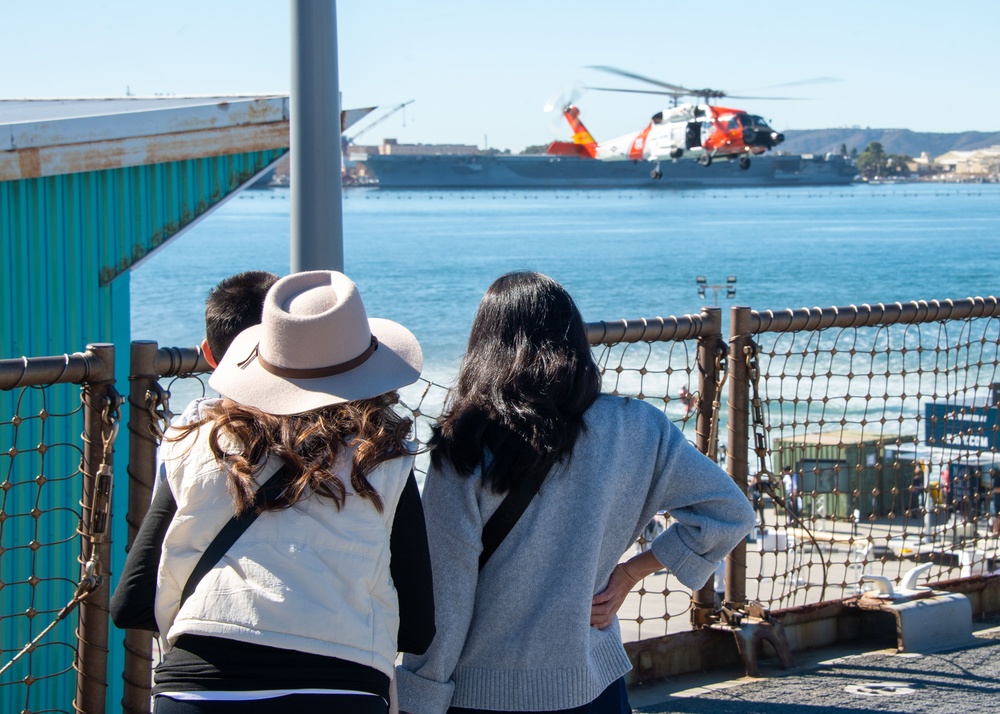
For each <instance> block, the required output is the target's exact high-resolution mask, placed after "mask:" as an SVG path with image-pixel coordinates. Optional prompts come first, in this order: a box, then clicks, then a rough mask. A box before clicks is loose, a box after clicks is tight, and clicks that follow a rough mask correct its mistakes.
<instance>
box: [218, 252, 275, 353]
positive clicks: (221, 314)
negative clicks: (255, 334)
mask: <svg viewBox="0 0 1000 714" xmlns="http://www.w3.org/2000/svg"><path fill="white" fill-rule="evenodd" d="M277 281H278V276H277V275H275V274H274V273H268V272H267V271H264V270H248V271H247V272H245V273H237V274H236V275H232V276H230V277H228V278H226V279H225V280H223V281H222V282H220V283H219V284H218V285H216V286H215V287H214V288H212V289H211V291H209V293H208V299H207V300H205V342H204V343H203V344H202V348H203V350H204V353H205V357H206V358H207V359H208V362H209V364H211V365H212V366H213V367H215V366H216V365H218V363H219V361H220V360H221V359H222V357H223V355H225V354H226V350H228V349H229V345H230V344H232V342H233V339H234V338H235V337H236V335H238V334H240V333H241V332H243V330H245V329H247V328H248V327H252V326H253V325H258V324H260V316H261V312H262V310H263V307H264V296H265V295H267V291H268V290H269V289H270V288H271V286H272V285H274V284H275V283H276V282H277Z"/></svg>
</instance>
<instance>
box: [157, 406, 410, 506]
mask: <svg viewBox="0 0 1000 714" xmlns="http://www.w3.org/2000/svg"><path fill="white" fill-rule="evenodd" d="M398 403H399V394H398V393H397V392H389V393H387V394H381V395H379V396H377V397H372V398H371V399H361V400H358V401H353V402H343V403H341V404H334V405H331V406H327V407H323V408H321V409H316V410H313V411H309V412H305V413H303V414H291V415H274V414H267V413H265V412H262V411H260V410H259V409H255V408H253V407H249V406H246V405H243V404H237V403H236V402H233V401H231V400H229V399H223V400H222V402H221V403H220V404H217V405H213V406H212V407H210V408H208V409H207V410H206V411H205V412H204V415H205V418H204V419H201V420H199V421H196V422H193V423H191V424H188V425H185V426H182V427H178V428H177V432H178V433H177V434H176V435H173V436H170V437H167V438H168V439H169V440H170V441H181V440H183V439H184V438H186V437H187V436H188V435H189V434H191V433H192V432H194V431H195V430H197V429H198V428H200V427H201V426H203V425H204V424H206V423H208V422H212V427H211V431H210V432H209V437H208V445H209V448H211V450H212V453H213V454H214V455H215V458H216V461H217V462H218V463H219V466H220V467H222V468H223V469H224V470H225V471H226V473H227V475H228V488H229V493H230V495H231V496H232V498H233V503H234V505H235V507H236V513H237V514H241V513H243V512H244V511H246V510H247V509H248V508H250V507H252V506H253V504H254V495H255V490H256V489H255V481H254V474H255V473H256V472H257V470H258V468H259V465H260V464H262V463H263V462H264V460H265V459H266V458H267V457H268V456H270V455H272V454H273V455H275V456H278V457H280V458H281V460H282V461H284V463H285V467H286V468H285V473H284V474H283V475H282V488H281V491H280V493H279V494H278V496H276V497H275V498H273V499H270V500H268V501H267V502H266V503H265V504H264V505H263V506H262V507H261V510H262V511H275V510H281V509H284V508H288V507H290V506H292V505H293V504H295V503H296V502H298V501H299V500H301V499H303V498H305V497H307V496H308V495H310V494H313V493H314V494H316V495H318V496H321V497H324V498H329V499H330V500H332V501H333V502H334V504H335V505H336V507H337V510H340V509H341V508H342V507H343V506H344V501H345V499H346V496H347V489H346V487H345V485H344V482H343V480H342V479H341V477H340V475H339V474H338V473H337V472H336V471H335V464H336V462H337V457H338V456H339V455H340V454H341V452H342V451H343V450H344V449H353V450H354V453H353V455H352V464H351V476H350V481H351V486H352V488H353V489H354V491H355V493H357V494H358V495H359V496H361V497H362V498H364V499H367V500H369V501H371V502H372V504H374V506H375V508H376V509H377V510H378V511H379V512H380V513H381V512H382V497H381V496H380V495H379V493H378V491H376V490H375V488H374V487H372V485H371V484H370V483H369V482H368V474H370V473H371V472H372V471H373V470H375V468H376V467H377V466H378V465H379V464H381V463H382V462H384V461H388V460H389V459H393V458H396V457H397V456H402V455H403V454H406V453H409V451H408V449H407V446H406V437H407V436H408V435H409V433H410V429H411V427H412V426H413V421H412V420H411V419H408V418H406V417H404V416H402V415H400V414H399V413H397V412H396V410H395V409H394V408H393V407H394V406H395V405H396V404H398ZM221 438H226V439H227V440H229V441H232V442H233V443H235V444H236V445H238V446H237V450H236V451H235V452H234V450H233V449H232V448H229V449H227V448H224V447H223V445H222V443H221V441H220V439H221Z"/></svg>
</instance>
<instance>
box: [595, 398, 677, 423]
mask: <svg viewBox="0 0 1000 714" xmlns="http://www.w3.org/2000/svg"><path fill="white" fill-rule="evenodd" d="M587 416H588V417H591V416H593V417H594V418H601V417H605V418H614V419H626V420H629V419H640V420H643V421H652V422H669V419H667V415H666V414H664V413H663V410H662V409H658V408H657V407H656V406H655V405H653V404H650V403H649V402H647V401H645V400H644V399H636V398H635V397H621V396H618V395H614V394H600V395H599V396H598V397H597V399H595V400H594V403H593V404H592V405H591V406H590V409H588V410H587Z"/></svg>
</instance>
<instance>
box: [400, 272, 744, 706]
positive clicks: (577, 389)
mask: <svg viewBox="0 0 1000 714" xmlns="http://www.w3.org/2000/svg"><path fill="white" fill-rule="evenodd" d="M600 386H601V376H600V370H599V368H598V366H597V364H596V362H595V361H594V358H593V355H592V353H591V349H590V345H589V343H588V341H587V332H586V326H585V325H584V323H583V320H582V318H581V317H580V313H579V311H578V310H577V307H576V305H575V304H574V302H573V300H572V298H571V297H570V296H569V294H568V293H567V292H566V291H565V289H563V287H562V286H561V285H559V284H558V283H557V282H555V281H554V280H552V279H551V278H549V277H546V276H544V275H541V274H539V273H532V272H517V273H510V274H508V275H505V276H502V277H501V278H499V279H498V280H497V281H495V282H494V283H493V285H491V286H490V288H489V290H487V292H486V295H485V297H483V299H482V301H481V302H480V305H479V309H478V311H477V313H476V317H475V321H474V324H473V327H472V332H471V335H470V336H469V344H468V349H467V351H466V354H465V357H464V358H463V361H462V365H461V367H460V369H459V375H458V379H457V382H456V385H455V387H454V388H453V389H452V391H451V392H450V394H449V397H448V401H447V403H446V408H445V413H444V415H443V416H442V418H441V420H440V421H439V423H438V425H437V426H436V428H435V431H434V436H433V438H432V440H431V445H432V447H433V451H432V452H431V467H430V469H429V471H428V474H427V480H426V483H425V485H424V492H423V499H424V510H425V514H426V517H427V531H428V534H427V535H428V541H429V543H430V549H431V563H432V570H433V576H434V577H433V581H434V601H435V610H436V612H437V613H438V617H437V622H436V631H437V634H436V635H435V638H434V641H433V643H432V644H431V646H430V648H429V649H428V650H427V652H426V654H424V655H404V657H403V662H402V665H401V667H399V668H397V680H398V685H399V703H400V710H401V711H405V712H411V713H412V714H444V713H445V712H450V714H470V713H472V712H487V711H489V712H541V711H546V712H573V713H584V712H586V713H589V714H626V713H629V714H630V713H631V711H632V710H631V708H630V706H629V702H628V693H627V691H626V688H625V680H624V677H623V675H624V674H625V673H626V672H627V671H628V670H629V669H630V668H631V664H630V663H629V659H628V657H627V656H626V654H625V649H624V647H623V645H622V639H621V630H620V628H619V625H618V620H617V617H616V613H617V612H618V609H619V608H620V607H621V605H622V602H623V601H624V600H625V597H626V596H627V595H628V594H629V592H630V591H631V590H632V588H633V587H634V586H635V585H636V583H638V582H639V581H640V580H641V579H642V578H644V577H646V576H647V575H650V574H652V573H655V572H658V571H660V570H662V569H664V568H666V569H668V570H669V571H670V572H671V573H673V574H674V575H675V576H676V577H677V578H678V579H679V580H680V581H681V582H682V583H684V584H685V585H686V586H688V587H690V588H691V589H693V590H697V589H698V588H700V587H701V586H702V585H704V584H705V582H706V581H707V580H708V579H709V578H710V577H711V576H712V574H713V572H714V571H715V569H716V565H717V563H718V562H719V561H720V560H722V559H723V558H724V557H725V556H726V554H727V553H729V551H730V550H731V549H732V548H733V547H734V546H736V544H737V543H739V542H740V541H741V540H743V538H745V537H746V535H747V534H748V533H749V532H750V529H751V528H752V527H753V525H754V515H753V509H752V508H751V507H750V502H749V500H748V499H747V497H746V495H745V494H744V493H743V492H742V490H741V489H740V488H739V487H738V486H737V485H736V484H735V483H734V482H733V480H732V479H731V478H729V477H728V476H727V475H726V474H725V473H724V472H723V471H722V470H721V469H720V468H719V467H718V465H716V464H715V463H714V462H713V461H711V460H710V459H708V458H706V457H705V456H703V455H702V454H701V453H700V452H698V451H697V450H696V449H695V448H694V447H693V446H692V445H691V444H690V443H689V442H688V441H687V439H685V438H684V435H683V434H682V433H681V431H680V430H679V429H678V428H677V427H676V426H674V424H672V423H671V422H670V421H669V419H667V417H666V415H665V414H664V413H663V411H662V410H660V409H657V408H656V407H654V406H653V405H651V404H649V403H647V402H644V401H641V400H638V399H626V398H623V397H617V396H612V395H609V394H601V393H600ZM660 510H665V511H668V512H669V513H670V516H671V520H672V525H671V526H670V527H669V528H667V529H666V530H665V531H664V532H663V533H661V534H660V535H658V536H657V537H656V538H655V539H654V540H653V542H652V544H651V546H650V548H649V549H648V550H646V551H644V552H642V553H640V554H638V555H635V556H633V557H632V558H630V559H629V560H627V561H625V562H620V559H621V556H622V554H623V553H625V552H626V551H627V550H629V549H630V548H631V546H632V544H633V543H634V542H635V541H636V538H638V536H639V534H640V533H641V532H642V530H643V528H644V527H645V526H646V524H647V523H649V522H650V520H651V519H652V518H653V517H654V515H655V514H656V513H657V511H660ZM498 513H500V514H502V515H501V516H500V517H497V515H496V514H498Z"/></svg>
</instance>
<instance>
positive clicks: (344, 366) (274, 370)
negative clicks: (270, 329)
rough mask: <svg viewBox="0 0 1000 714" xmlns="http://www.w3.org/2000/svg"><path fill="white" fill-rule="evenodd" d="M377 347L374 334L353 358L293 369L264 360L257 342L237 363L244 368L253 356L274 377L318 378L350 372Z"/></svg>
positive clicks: (362, 362)
mask: <svg viewBox="0 0 1000 714" xmlns="http://www.w3.org/2000/svg"><path fill="white" fill-rule="evenodd" d="M377 349H378V339H377V338H376V337H375V335H372V341H371V344H369V345H368V348H367V349H366V350H365V351H364V352H362V353H361V354H359V355H358V356H357V357H355V358H354V359H350V360H347V361H346V362H341V363H340V364H333V365H330V366H329V367H315V368H308V369H295V368H292V367H279V366H277V365H274V364H271V363H270V362H268V361H267V360H265V359H264V358H263V357H261V355H260V343H259V342H258V343H257V344H256V345H254V348H253V352H251V353H250V356H249V357H247V358H246V359H245V360H243V361H242V362H240V363H239V365H238V366H239V368H240V369H246V367H247V365H249V364H250V363H251V362H253V360H254V358H255V357H256V358H257V361H258V362H260V366H261V367H263V368H264V370H265V371H267V372H270V373H271V374H273V375H274V376H276V377H284V378H285V379H320V378H321V377H332V376H334V375H337V374H343V373H344V372H350V371H351V370H352V369H354V368H356V367H360V366H361V365H363V364H364V363H365V362H367V361H368V358H369V357H371V356H372V355H373V354H375V350H377Z"/></svg>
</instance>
